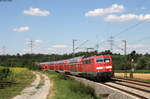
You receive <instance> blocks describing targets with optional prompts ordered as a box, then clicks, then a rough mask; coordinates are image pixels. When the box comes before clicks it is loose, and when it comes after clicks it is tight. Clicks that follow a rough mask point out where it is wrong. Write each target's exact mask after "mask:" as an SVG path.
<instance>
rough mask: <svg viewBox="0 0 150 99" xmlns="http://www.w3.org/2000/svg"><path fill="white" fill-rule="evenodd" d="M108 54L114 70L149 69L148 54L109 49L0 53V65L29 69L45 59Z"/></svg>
mask: <svg viewBox="0 0 150 99" xmlns="http://www.w3.org/2000/svg"><path fill="white" fill-rule="evenodd" d="M100 54H109V55H112V56H113V65H114V66H115V69H116V70H124V69H131V68H133V67H134V68H135V69H150V54H145V55H142V54H137V53H136V52H135V51H133V52H131V53H130V54H128V55H127V56H124V55H120V54H115V53H111V52H110V51H109V50H107V51H104V52H101V53H97V52H96V51H94V52H78V53H75V54H74V55H73V54H63V55H59V54H50V55H45V54H24V55H20V54H17V55H1V56H0V66H9V67H16V66H17V67H27V68H29V69H38V66H37V64H38V63H40V62H46V61H56V60H62V59H69V58H72V57H77V56H84V57H88V56H91V55H100Z"/></svg>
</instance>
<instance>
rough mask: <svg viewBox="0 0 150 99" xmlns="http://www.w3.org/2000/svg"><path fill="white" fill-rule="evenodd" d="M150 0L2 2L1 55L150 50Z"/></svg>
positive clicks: (7, 0)
mask: <svg viewBox="0 0 150 99" xmlns="http://www.w3.org/2000/svg"><path fill="white" fill-rule="evenodd" d="M149 5H150V1H149V0H0V54H17V53H20V54H25V53H30V52H31V47H30V46H31V40H32V45H33V46H32V47H33V48H32V53H42V54H53V53H55V54H64V53H71V52H72V40H73V39H74V40H76V41H75V48H76V50H75V52H78V51H86V49H87V48H94V49H95V50H96V49H98V51H99V52H101V51H104V50H109V49H110V37H111V36H112V38H113V39H112V40H113V43H112V45H113V46H112V48H113V50H112V51H113V52H114V53H122V54H123V49H124V43H123V42H122V40H126V41H127V53H130V52H131V51H132V50H136V52H138V53H149V52H150V45H149V42H150V33H149V32H150V28H149V26H150V6H149Z"/></svg>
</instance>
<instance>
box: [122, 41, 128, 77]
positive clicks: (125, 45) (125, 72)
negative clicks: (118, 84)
mask: <svg viewBox="0 0 150 99" xmlns="http://www.w3.org/2000/svg"><path fill="white" fill-rule="evenodd" d="M122 41H123V42H124V56H125V65H126V61H127V59H126V55H127V41H126V40H122ZM124 69H125V71H124V77H125V78H126V77H127V67H126V66H124Z"/></svg>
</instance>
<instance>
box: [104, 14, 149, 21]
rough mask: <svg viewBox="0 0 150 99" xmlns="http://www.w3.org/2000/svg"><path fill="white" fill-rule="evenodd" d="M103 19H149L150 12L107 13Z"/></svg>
mask: <svg viewBox="0 0 150 99" xmlns="http://www.w3.org/2000/svg"><path fill="white" fill-rule="evenodd" d="M104 20H105V21H108V22H124V21H131V20H139V21H143V20H148V21H150V14H145V15H143V14H140V15H136V14H123V15H108V16H106V17H105V18H104Z"/></svg>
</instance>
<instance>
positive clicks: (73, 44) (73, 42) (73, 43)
mask: <svg viewBox="0 0 150 99" xmlns="http://www.w3.org/2000/svg"><path fill="white" fill-rule="evenodd" d="M75 41H77V40H75V39H73V40H72V46H73V49H72V51H73V55H74V54H75Z"/></svg>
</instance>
